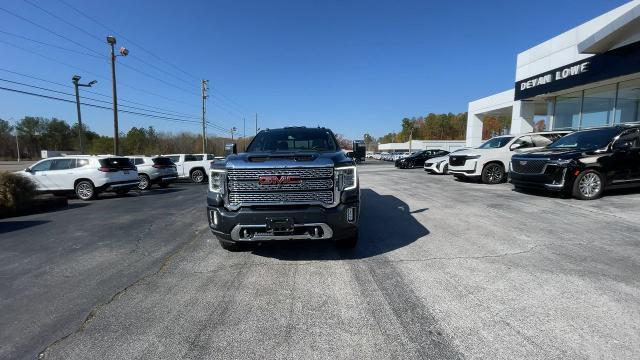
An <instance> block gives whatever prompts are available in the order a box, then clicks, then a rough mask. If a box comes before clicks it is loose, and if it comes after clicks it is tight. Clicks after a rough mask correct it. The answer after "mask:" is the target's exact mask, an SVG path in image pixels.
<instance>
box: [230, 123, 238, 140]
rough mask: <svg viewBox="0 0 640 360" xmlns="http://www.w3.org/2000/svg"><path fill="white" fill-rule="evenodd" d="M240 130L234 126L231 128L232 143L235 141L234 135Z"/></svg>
mask: <svg viewBox="0 0 640 360" xmlns="http://www.w3.org/2000/svg"><path fill="white" fill-rule="evenodd" d="M237 130H238V129H237V128H236V127H235V126H234V127H232V128H231V141H233V133H234V132H236V131H237Z"/></svg>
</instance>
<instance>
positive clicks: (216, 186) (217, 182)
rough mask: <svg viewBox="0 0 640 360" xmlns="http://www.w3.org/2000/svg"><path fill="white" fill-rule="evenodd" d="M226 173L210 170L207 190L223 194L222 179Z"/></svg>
mask: <svg viewBox="0 0 640 360" xmlns="http://www.w3.org/2000/svg"><path fill="white" fill-rule="evenodd" d="M225 174H226V171H224V170H214V169H211V171H210V172H209V190H211V192H215V193H221V194H222V193H224V179H225Z"/></svg>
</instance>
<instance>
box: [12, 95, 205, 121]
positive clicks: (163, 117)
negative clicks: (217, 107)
mask: <svg viewBox="0 0 640 360" xmlns="http://www.w3.org/2000/svg"><path fill="white" fill-rule="evenodd" d="M0 90H4V91H9V92H14V93H19V94H24V95H31V96H36V97H41V98H45V99H50V100H56V101H62V102H66V103H73V104H75V103H76V102H75V101H74V100H68V99H63V98H59V97H55V96H49V95H44V94H38V93H33V92H29V91H23V90H18V89H11V88H6V87H0ZM81 105H83V106H90V107H93V108H98V109H104V110H109V111H112V110H113V109H112V108H110V107H106V106H101V105H95V104H87V103H83V104H81ZM118 112H120V113H124V114H132V115H138V116H144V117H150V118H154V119H160V120H167V121H173V122H179V123H190V124H200V122H199V121H196V120H186V119H178V118H171V117H166V116H157V115H152V114H145V113H140V112H136V111H129V110H118Z"/></svg>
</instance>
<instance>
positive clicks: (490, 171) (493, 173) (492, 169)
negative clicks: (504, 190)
mask: <svg viewBox="0 0 640 360" xmlns="http://www.w3.org/2000/svg"><path fill="white" fill-rule="evenodd" d="M504 176H505V173H504V168H503V167H502V165H500V164H498V163H491V164H488V165H485V167H484V169H482V182H483V183H485V184H499V183H501V182H502V181H503V180H504Z"/></svg>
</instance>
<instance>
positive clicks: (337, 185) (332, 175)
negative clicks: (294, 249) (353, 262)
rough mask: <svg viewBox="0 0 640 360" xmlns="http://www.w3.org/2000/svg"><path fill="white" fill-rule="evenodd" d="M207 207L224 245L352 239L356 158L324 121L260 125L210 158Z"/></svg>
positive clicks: (356, 202)
mask: <svg viewBox="0 0 640 360" xmlns="http://www.w3.org/2000/svg"><path fill="white" fill-rule="evenodd" d="M232 148H233V147H232ZM232 152H234V151H232ZM207 215H208V218H209V227H210V228H211V231H212V232H213V234H214V235H215V236H216V237H217V238H218V240H219V241H220V244H221V245H222V247H223V248H225V249H227V250H238V249H240V248H241V247H242V245H243V244H247V243H252V242H254V243H255V242H261V241H267V240H307V239H308V240H335V241H336V242H337V243H338V244H340V245H343V246H346V247H353V246H355V245H356V242H357V240H358V218H359V215H360V188H359V185H358V175H357V172H356V166H355V163H354V161H353V159H351V158H350V157H348V156H347V155H346V154H345V153H344V152H343V151H342V150H341V149H340V147H339V146H338V142H337V141H336V138H335V136H334V134H333V133H332V132H331V130H329V129H325V128H304V127H290V128H283V129H271V130H263V131H260V132H259V133H258V134H257V135H256V136H255V138H254V139H253V140H252V141H251V143H250V144H249V146H248V148H247V151H246V152H245V153H241V154H231V155H229V156H227V158H226V160H225V161H216V162H214V163H212V165H211V170H210V176H209V191H208V194H207Z"/></svg>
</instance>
